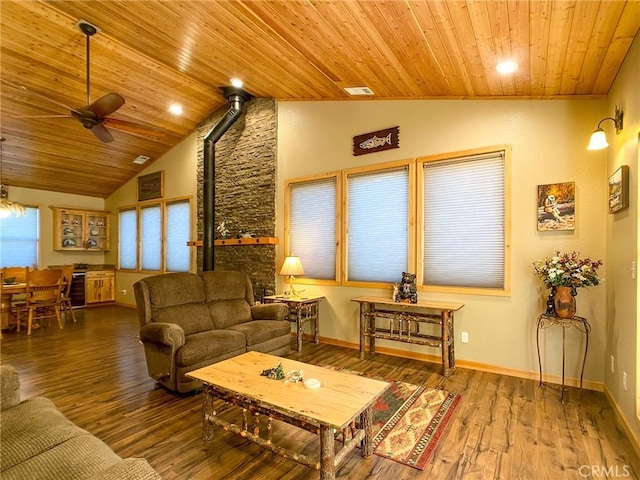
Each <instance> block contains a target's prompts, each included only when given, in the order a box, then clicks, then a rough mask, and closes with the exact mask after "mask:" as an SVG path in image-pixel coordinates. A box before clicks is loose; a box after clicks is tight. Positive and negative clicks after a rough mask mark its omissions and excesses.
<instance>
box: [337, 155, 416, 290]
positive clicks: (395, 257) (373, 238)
mask: <svg viewBox="0 0 640 480" xmlns="http://www.w3.org/2000/svg"><path fill="white" fill-rule="evenodd" d="M345 173H346V187H347V253H346V257H347V266H346V268H347V271H346V275H347V278H346V280H347V281H348V282H375V283H393V282H398V281H399V279H400V277H401V275H402V272H403V271H407V269H408V267H409V238H410V237H409V186H410V185H409V184H410V174H409V166H408V165H405V166H401V167H399V168H391V169H385V170H380V169H378V170H370V171H366V172H358V173H352V174H349V172H345Z"/></svg>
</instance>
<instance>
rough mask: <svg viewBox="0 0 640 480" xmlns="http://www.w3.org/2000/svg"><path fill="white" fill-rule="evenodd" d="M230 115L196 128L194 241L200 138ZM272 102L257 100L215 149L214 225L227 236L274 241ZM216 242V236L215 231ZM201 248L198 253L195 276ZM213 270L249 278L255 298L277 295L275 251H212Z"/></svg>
mask: <svg viewBox="0 0 640 480" xmlns="http://www.w3.org/2000/svg"><path fill="white" fill-rule="evenodd" d="M227 111H228V106H225V107H224V108H221V109H220V110H218V111H217V112H215V113H214V114H213V115H212V116H211V117H210V118H208V119H207V120H205V121H204V122H203V123H202V124H201V125H199V126H198V207H197V208H198V238H200V239H203V238H204V212H203V207H202V205H203V181H202V178H203V175H204V164H203V160H204V157H203V155H204V135H205V134H206V133H208V132H209V130H210V129H211V128H212V127H213V126H214V125H216V124H217V123H218V121H219V120H220V118H222V116H223V115H224V114H226V112H227ZM276 135H277V116H276V102H275V100H274V99H270V98H257V99H253V100H251V101H250V102H247V103H246V104H245V105H244V112H243V114H242V115H241V116H240V118H239V119H238V120H237V121H236V123H234V124H233V125H232V126H231V128H229V130H227V131H226V132H225V133H224V135H223V136H222V137H221V138H220V140H218V142H217V143H216V145H215V156H216V159H215V168H216V173H215V182H216V185H215V190H216V191H215V226H216V227H217V226H218V225H219V224H220V222H222V221H224V222H225V225H226V227H227V228H228V229H229V234H228V237H235V236H236V235H237V234H238V233H239V231H240V229H245V230H248V231H249V232H252V233H255V235H256V236H258V237H275V230H276V173H277V170H276V162H277V157H276V153H277V152H276ZM215 233H216V238H220V235H219V234H218V232H217V231H216V232H215ZM202 257H203V249H202V247H199V248H198V271H202ZM214 269H215V270H239V271H242V272H244V273H246V274H247V275H249V277H250V278H251V282H252V283H253V287H254V290H255V295H256V299H259V298H261V297H262V295H264V294H267V295H270V294H274V293H275V291H276V246H275V245H245V246H224V247H219V246H216V247H214Z"/></svg>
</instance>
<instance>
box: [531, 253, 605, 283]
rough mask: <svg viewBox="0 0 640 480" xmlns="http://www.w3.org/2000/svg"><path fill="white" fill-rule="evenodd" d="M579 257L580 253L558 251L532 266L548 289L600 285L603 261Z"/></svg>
mask: <svg viewBox="0 0 640 480" xmlns="http://www.w3.org/2000/svg"><path fill="white" fill-rule="evenodd" d="M578 256H579V253H578V252H572V253H570V254H569V253H560V252H559V251H556V252H555V254H554V255H553V257H551V258H545V259H544V260H537V261H535V262H533V265H532V266H533V269H534V271H535V273H536V275H537V276H538V277H540V278H541V279H542V281H543V282H544V284H545V286H546V287H547V288H551V287H573V288H577V287H589V286H592V285H598V284H599V283H600V278H599V277H598V268H600V267H601V266H602V260H596V261H593V260H590V259H589V258H585V259H580V258H578Z"/></svg>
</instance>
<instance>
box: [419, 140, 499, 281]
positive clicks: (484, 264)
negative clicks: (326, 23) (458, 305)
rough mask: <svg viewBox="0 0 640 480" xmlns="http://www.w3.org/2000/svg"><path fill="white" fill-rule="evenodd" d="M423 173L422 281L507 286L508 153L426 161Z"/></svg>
mask: <svg viewBox="0 0 640 480" xmlns="http://www.w3.org/2000/svg"><path fill="white" fill-rule="evenodd" d="M421 161H422V160H421ZM422 172H423V173H422V175H423V182H422V183H423V186H424V189H423V192H422V196H423V203H422V206H421V208H422V215H423V217H422V220H423V232H422V234H423V239H424V241H423V244H422V271H423V278H422V284H423V285H426V286H456V287H471V288H486V289H505V288H506V285H505V281H506V280H505V278H506V276H505V258H506V252H505V245H506V242H505V235H506V215H505V208H506V199H505V189H506V178H505V177H506V175H505V152H504V151H495V152H485V153H479V154H477V155H469V156H464V157H457V158H451V159H444V160H442V159H438V160H437V161H429V160H425V161H424V163H423V170H422Z"/></svg>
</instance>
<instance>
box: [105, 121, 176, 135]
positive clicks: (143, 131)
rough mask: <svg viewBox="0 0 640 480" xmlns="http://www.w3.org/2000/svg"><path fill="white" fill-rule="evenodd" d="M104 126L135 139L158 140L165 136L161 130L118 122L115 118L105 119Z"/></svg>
mask: <svg viewBox="0 0 640 480" xmlns="http://www.w3.org/2000/svg"><path fill="white" fill-rule="evenodd" d="M104 124H105V125H107V126H108V127H109V128H113V129H115V130H120V131H121V132H124V133H128V134H130V135H135V136H137V137H142V138H150V139H152V140H160V139H161V138H163V137H164V136H165V135H166V132H165V131H164V130H163V129H162V128H158V127H153V126H150V125H149V126H146V125H140V124H138V123H133V122H127V121H125V120H118V119H116V118H105V119H104Z"/></svg>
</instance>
